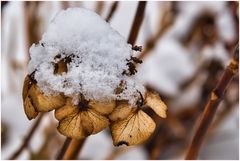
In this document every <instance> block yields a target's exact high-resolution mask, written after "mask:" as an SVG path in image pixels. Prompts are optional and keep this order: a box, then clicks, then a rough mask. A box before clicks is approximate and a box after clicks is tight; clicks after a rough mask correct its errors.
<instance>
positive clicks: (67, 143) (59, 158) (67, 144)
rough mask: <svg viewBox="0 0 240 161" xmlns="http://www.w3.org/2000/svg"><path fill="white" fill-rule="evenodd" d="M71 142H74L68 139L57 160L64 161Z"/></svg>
mask: <svg viewBox="0 0 240 161" xmlns="http://www.w3.org/2000/svg"><path fill="white" fill-rule="evenodd" d="M71 140H72V139H71V138H68V137H67V138H66V140H65V141H64V144H63V146H62V149H61V150H60V152H59V153H58V155H57V157H56V160H62V159H63V156H64V154H65V153H66V151H67V148H68V146H69V145H70V142H71Z"/></svg>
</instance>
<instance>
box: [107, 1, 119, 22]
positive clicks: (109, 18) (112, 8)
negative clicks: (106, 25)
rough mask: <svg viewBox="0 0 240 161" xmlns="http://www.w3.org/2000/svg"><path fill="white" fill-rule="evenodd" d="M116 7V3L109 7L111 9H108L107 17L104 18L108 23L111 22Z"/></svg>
mask: <svg viewBox="0 0 240 161" xmlns="http://www.w3.org/2000/svg"><path fill="white" fill-rule="evenodd" d="M117 7H118V1H115V2H113V4H112V6H111V9H110V12H109V13H108V16H107V18H106V21H107V22H109V21H110V20H111V18H112V16H113V15H114V13H115V11H116V9H117Z"/></svg>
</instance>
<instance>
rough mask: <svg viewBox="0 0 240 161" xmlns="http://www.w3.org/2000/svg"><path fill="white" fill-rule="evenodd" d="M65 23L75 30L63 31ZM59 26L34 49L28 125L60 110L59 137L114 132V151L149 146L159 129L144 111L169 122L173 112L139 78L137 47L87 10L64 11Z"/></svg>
mask: <svg viewBox="0 0 240 161" xmlns="http://www.w3.org/2000/svg"><path fill="white" fill-rule="evenodd" d="M76 15H77V16H76ZM78 17H80V18H81V19H78ZM62 19H63V20H65V19H70V20H69V21H70V22H71V23H73V24H70V27H64V28H63V29H62V30H61V29H58V28H57V27H58V25H61V23H62V22H63V20H62ZM54 20H55V21H53V22H52V24H51V25H50V27H49V28H50V29H49V30H48V31H47V33H46V34H45V35H44V36H43V39H42V40H41V41H40V43H39V44H38V45H35V44H34V45H33V46H32V47H31V49H30V53H31V61H30V63H29V74H28V75H27V76H26V78H25V81H24V87H23V101H24V110H25V113H26V115H27V117H28V119H33V118H35V117H36V116H37V115H38V113H39V112H48V111H51V110H55V117H56V119H57V120H58V121H59V125H58V131H59V132H60V133H61V134H63V135H65V136H67V137H71V138H75V139H83V138H85V137H87V136H89V135H91V134H96V133H98V132H100V131H102V130H103V129H105V128H106V127H108V126H109V127H110V129H111V133H112V138H113V144H114V145H121V144H126V145H135V144H140V143H142V142H144V141H145V140H146V139H147V138H148V137H149V136H150V135H151V134H152V133H153V131H154V129H155V126H156V125H155V123H154V121H153V120H152V119H151V117H149V116H148V115H147V114H146V113H145V112H143V110H142V108H143V107H145V106H148V107H150V108H152V109H153V110H154V111H155V112H156V113H157V114H158V115H159V116H160V117H163V118H165V117H166V110H167V107H166V105H165V104H164V103H163V102H162V101H161V99H160V97H159V95H158V94H157V93H154V92H149V91H145V89H144V87H143V86H142V85H141V84H140V83H138V82H137V80H136V78H135V77H134V75H135V73H136V72H137V71H136V68H135V65H134V64H135V63H141V62H142V61H141V60H139V59H137V58H135V57H133V56H132V50H133V49H132V48H131V45H129V44H127V43H126V42H124V41H123V38H122V37H121V36H120V35H119V34H118V33H116V32H115V31H114V30H113V29H112V28H110V26H109V25H108V24H107V23H105V22H102V21H103V20H102V19H101V18H100V17H99V16H97V15H96V14H95V13H93V12H91V11H88V10H85V9H79V8H73V9H68V10H66V11H62V12H60V13H59V14H58V16H57V17H55V19H54ZM76 21H77V22H76ZM93 22H94V23H98V26H97V28H96V24H94V23H93ZM82 23H85V24H82ZM65 25H66V24H65ZM67 25H68V24H67ZM82 26H85V27H86V26H87V27H88V28H85V27H82ZM61 27H62V26H61ZM81 27H82V28H81ZM99 28H100V29H99ZM55 30H56V33H58V34H56V33H54V31H55ZM60 31H62V33H61V32H60ZM72 32H73V33H72ZM98 32H103V33H98ZM65 33H67V34H65ZM96 33H97V34H98V35H96ZM106 33H107V35H106ZM109 33H110V35H109ZM59 34H60V35H59ZM111 34H113V35H111ZM76 35H77V36H76ZM94 36H96V37H97V38H101V40H102V41H103V42H101V43H100V42H99V40H98V39H97V38H94ZM102 37H104V38H102ZM79 39H80V40H82V41H79ZM75 40H76V41H75ZM92 45H93V46H92ZM99 46H101V47H99ZM94 48H95V49H94ZM93 49H94V50H93ZM117 51H118V52H117ZM114 52H115V53H114ZM119 52H120V53H121V52H122V55H119V54H120V53H119ZM124 52H125V53H124ZM83 69H84V70H83ZM74 72H75V73H74Z"/></svg>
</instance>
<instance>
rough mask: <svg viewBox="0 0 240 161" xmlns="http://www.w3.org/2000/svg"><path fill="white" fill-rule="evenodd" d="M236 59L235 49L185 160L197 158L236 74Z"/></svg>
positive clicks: (237, 50) (237, 53)
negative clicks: (218, 108)
mask: <svg viewBox="0 0 240 161" xmlns="http://www.w3.org/2000/svg"><path fill="white" fill-rule="evenodd" d="M238 59H239V49H238V47H237V48H236V50H235V52H234V56H233V58H232V60H231V63H230V64H229V65H228V66H227V68H226V69H225V71H224V73H223V76H222V78H221V79H220V81H219V82H218V84H217V86H216V87H215V88H214V89H213V91H212V93H211V98H210V99H209V101H208V103H207V105H206V106H205V108H204V112H203V114H202V116H201V120H200V122H199V124H197V128H196V129H197V130H196V132H195V134H194V137H193V140H192V142H191V144H190V146H189V148H188V152H187V155H186V159H196V158H197V156H198V152H199V149H200V147H201V145H202V143H203V140H204V136H205V134H206V133H207V130H208V128H209V127H210V124H211V122H212V120H213V117H214V114H215V112H216V110H217V107H218V105H219V103H220V102H221V100H222V98H223V95H224V93H225V91H226V89H227V87H228V84H229V83H230V82H231V80H232V78H233V77H234V76H235V75H237V73H238V66H239V65H238V63H239V62H238Z"/></svg>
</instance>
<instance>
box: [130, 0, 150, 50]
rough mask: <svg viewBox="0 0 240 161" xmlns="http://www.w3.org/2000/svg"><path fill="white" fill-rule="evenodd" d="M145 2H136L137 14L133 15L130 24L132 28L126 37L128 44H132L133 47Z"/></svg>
mask: <svg viewBox="0 0 240 161" xmlns="http://www.w3.org/2000/svg"><path fill="white" fill-rule="evenodd" d="M146 4H147V2H146V1H140V2H138V7H137V12H136V14H135V18H134V21H133V24H132V28H131V31H130V34H129V37H128V43H129V44H132V45H133V46H134V45H135V42H136V39H137V36H138V32H139V30H140V27H141V24H142V21H143V18H144V11H145V8H146Z"/></svg>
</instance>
